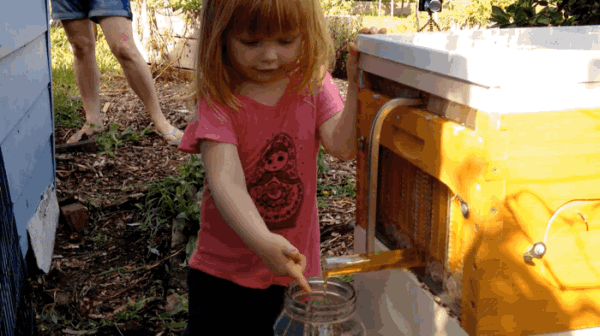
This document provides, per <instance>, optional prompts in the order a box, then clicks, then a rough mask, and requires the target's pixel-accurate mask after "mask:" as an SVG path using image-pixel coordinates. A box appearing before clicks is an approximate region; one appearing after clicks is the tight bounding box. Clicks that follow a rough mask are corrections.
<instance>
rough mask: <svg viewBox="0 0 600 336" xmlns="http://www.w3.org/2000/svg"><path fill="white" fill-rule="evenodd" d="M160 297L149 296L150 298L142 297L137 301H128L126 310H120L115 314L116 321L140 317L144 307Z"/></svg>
mask: <svg viewBox="0 0 600 336" xmlns="http://www.w3.org/2000/svg"><path fill="white" fill-rule="evenodd" d="M157 299H158V298H156V297H153V298H152V297H149V298H145V297H142V298H141V300H138V301H137V302H136V301H133V302H132V301H129V302H127V305H126V306H125V310H124V311H122V312H118V313H116V314H115V322H116V321H129V320H133V319H136V318H139V317H138V314H139V313H140V312H141V311H142V309H144V308H145V307H146V305H147V304H148V303H149V302H151V301H154V300H157Z"/></svg>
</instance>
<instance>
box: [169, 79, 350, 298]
mask: <svg viewBox="0 0 600 336" xmlns="http://www.w3.org/2000/svg"><path fill="white" fill-rule="evenodd" d="M237 98H238V99H239V100H240V102H241V103H242V104H243V106H242V107H241V108H240V109H239V111H237V112H236V111H235V110H233V109H230V108H229V107H227V106H223V105H218V104H216V103H215V104H214V107H209V106H208V104H207V103H206V101H205V100H202V101H201V103H200V105H199V107H198V115H197V116H195V118H194V120H193V121H192V122H191V123H190V124H189V125H188V127H187V129H186V130H185V134H184V136H183V139H182V140H181V144H180V145H179V149H180V150H181V151H183V152H186V153H199V146H198V145H199V142H200V141H199V140H200V139H209V140H213V141H218V142H226V143H231V144H234V145H236V146H237V148H238V153H239V157H240V160H241V163H242V167H243V169H244V173H245V177H246V183H247V188H248V192H249V194H250V196H251V198H252V200H253V201H254V204H255V205H256V207H257V208H258V210H259V213H260V214H261V216H262V218H263V219H264V220H265V222H266V223H267V226H269V228H270V229H271V231H272V232H274V233H277V234H279V235H282V236H283V237H285V238H286V239H287V240H288V241H290V243H292V245H294V246H295V247H296V248H298V250H299V251H300V253H302V254H304V256H305V257H306V259H307V266H306V271H305V276H306V277H310V276H321V266H320V249H319V244H320V241H319V219H318V214H317V198H316V195H317V154H318V150H319V132H318V129H319V126H321V124H323V123H324V122H325V121H327V120H328V119H329V118H331V117H332V116H334V115H335V114H337V113H338V112H341V111H342V109H343V106H344V102H343V100H342V98H341V96H340V93H339V90H338V88H337V86H336V85H335V84H334V82H333V79H332V77H331V75H330V74H329V73H326V75H325V78H324V79H323V83H322V85H321V88H320V90H319V91H318V93H317V94H315V95H310V96H305V95H299V94H297V93H296V92H294V91H293V90H292V89H291V88H290V85H288V88H287V89H286V91H285V93H284V94H283V96H282V97H281V98H280V100H279V101H278V102H277V104H276V105H275V106H268V105H264V104H261V103H258V102H256V101H254V100H252V99H250V98H248V97H245V96H242V95H237ZM217 106H218V107H217ZM205 185H206V186H207V185H208V184H205ZM281 227H285V228H284V229H281ZM200 228H201V229H200V231H199V233H198V245H197V249H196V252H195V253H194V254H193V255H192V257H191V259H190V266H191V267H192V268H194V269H198V270H201V271H203V272H205V273H208V274H211V275H213V276H216V277H219V278H223V279H227V280H230V281H233V282H235V283H237V284H239V285H241V286H245V287H249V288H267V287H269V286H270V285H272V284H276V285H282V286H286V285H287V284H288V283H289V282H290V281H292V280H293V279H292V278H291V277H288V276H275V275H274V274H273V273H272V272H271V270H269V269H268V268H267V266H266V265H265V264H264V263H263V262H262V260H261V259H260V257H259V256H258V255H257V254H256V253H254V252H252V251H251V250H250V249H249V248H248V246H247V245H246V244H245V243H244V242H243V241H242V240H241V238H240V237H239V236H238V235H237V234H236V233H235V232H234V231H233V230H232V229H231V228H230V227H229V226H228V225H227V223H226V222H225V221H224V220H223V218H222V217H221V214H220V212H219V210H218V209H217V207H216V206H215V203H214V200H213V198H212V196H211V192H210V190H209V188H208V187H205V189H204V194H203V196H202V209H201V220H200Z"/></svg>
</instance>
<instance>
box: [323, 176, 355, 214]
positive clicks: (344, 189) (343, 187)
mask: <svg viewBox="0 0 600 336" xmlns="http://www.w3.org/2000/svg"><path fill="white" fill-rule="evenodd" d="M330 197H348V198H355V197H356V185H355V184H354V183H350V182H349V181H348V178H347V177H344V181H343V182H342V183H341V184H339V185H336V184H334V185H329V184H325V183H317V202H318V205H319V207H321V206H323V205H324V202H326V201H327V199H329V198H330Z"/></svg>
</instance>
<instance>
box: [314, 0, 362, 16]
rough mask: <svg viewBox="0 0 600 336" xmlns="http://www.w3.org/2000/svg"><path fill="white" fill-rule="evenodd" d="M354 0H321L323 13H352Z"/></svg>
mask: <svg viewBox="0 0 600 336" xmlns="http://www.w3.org/2000/svg"><path fill="white" fill-rule="evenodd" d="M353 4H354V0H321V8H322V9H323V13H324V14H325V15H348V14H351V13H352V5H353Z"/></svg>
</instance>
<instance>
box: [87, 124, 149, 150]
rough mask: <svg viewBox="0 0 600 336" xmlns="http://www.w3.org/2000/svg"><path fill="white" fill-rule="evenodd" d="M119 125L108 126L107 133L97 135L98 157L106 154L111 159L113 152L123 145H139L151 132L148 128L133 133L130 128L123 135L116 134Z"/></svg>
mask: <svg viewBox="0 0 600 336" xmlns="http://www.w3.org/2000/svg"><path fill="white" fill-rule="evenodd" d="M118 130H119V124H112V125H110V127H109V129H108V132H106V133H102V134H100V135H98V138H97V139H96V143H97V144H98V145H100V153H99V154H100V155H103V154H108V156H110V157H113V156H115V153H114V152H113V150H116V149H117V148H119V147H121V146H123V144H125V143H129V142H135V143H139V142H140V140H141V138H142V137H143V136H145V135H146V134H149V133H150V132H151V131H150V129H149V128H146V129H144V130H143V131H141V132H133V130H132V128H131V126H129V127H127V129H125V131H123V133H120V134H119V133H118V132H117V131H118Z"/></svg>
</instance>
